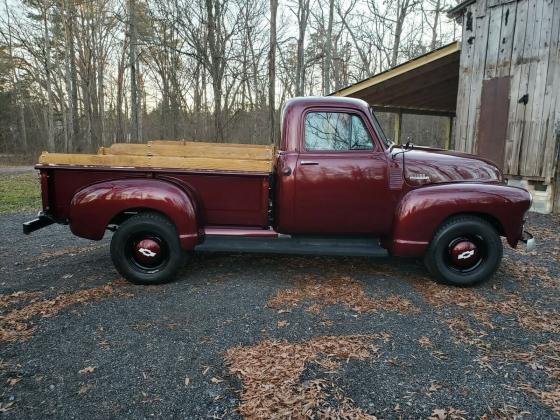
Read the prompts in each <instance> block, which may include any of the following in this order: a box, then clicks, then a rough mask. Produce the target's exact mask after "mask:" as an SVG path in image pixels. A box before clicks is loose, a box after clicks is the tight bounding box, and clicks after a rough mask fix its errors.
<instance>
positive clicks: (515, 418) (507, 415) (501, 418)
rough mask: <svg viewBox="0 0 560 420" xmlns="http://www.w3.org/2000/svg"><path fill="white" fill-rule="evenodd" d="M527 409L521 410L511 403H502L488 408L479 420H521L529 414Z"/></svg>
mask: <svg viewBox="0 0 560 420" xmlns="http://www.w3.org/2000/svg"><path fill="white" fill-rule="evenodd" d="M530 414H531V413H530V412H529V411H525V410H521V409H519V408H518V407H515V406H513V405H508V404H504V406H503V407H500V408H490V407H489V408H488V412H487V413H485V414H483V415H482V417H480V420H521V419H522V418H524V417H525V416H528V415H530Z"/></svg>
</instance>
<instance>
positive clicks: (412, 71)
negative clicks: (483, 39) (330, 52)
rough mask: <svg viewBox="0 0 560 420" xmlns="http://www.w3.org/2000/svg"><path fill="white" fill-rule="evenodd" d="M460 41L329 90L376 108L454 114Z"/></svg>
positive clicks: (334, 93) (336, 94)
mask: <svg viewBox="0 0 560 420" xmlns="http://www.w3.org/2000/svg"><path fill="white" fill-rule="evenodd" d="M460 52H461V47H460V44H459V42H453V43H451V44H448V45H445V46H443V47H441V48H438V49H436V50H433V51H430V52H429V53H426V54H423V55H421V56H419V57H416V58H414V59H412V60H410V61H407V62H405V63H403V64H400V65H398V66H396V67H393V68H391V69H389V70H386V71H383V72H381V73H378V74H375V75H373V76H371V77H369V78H367V79H365V80H362V81H360V82H357V83H354V84H353V85H350V86H347V87H345V88H343V89H340V90H337V91H336V92H333V93H331V95H335V96H351V97H354V98H360V99H363V100H365V101H366V102H367V103H369V104H370V105H371V106H373V107H374V108H377V109H380V108H382V109H385V110H387V111H400V112H409V113H419V114H427V115H429V114H433V115H453V114H454V113H455V107H456V103H457V87H458V84H459V56H460Z"/></svg>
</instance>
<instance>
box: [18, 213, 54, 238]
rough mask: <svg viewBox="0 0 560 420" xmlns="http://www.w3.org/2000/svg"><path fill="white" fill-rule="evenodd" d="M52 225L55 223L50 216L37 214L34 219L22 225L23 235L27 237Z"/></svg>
mask: <svg viewBox="0 0 560 420" xmlns="http://www.w3.org/2000/svg"><path fill="white" fill-rule="evenodd" d="M53 223H55V221H54V220H53V219H52V218H51V217H50V216H47V215H46V214H44V213H39V214H38V216H37V217H36V218H35V219H33V220H30V221H28V222H24V223H23V233H25V234H26V235H29V234H30V233H31V232H35V231H36V230H39V229H41V228H44V227H46V226H49V225H52V224H53Z"/></svg>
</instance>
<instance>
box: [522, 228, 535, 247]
mask: <svg viewBox="0 0 560 420" xmlns="http://www.w3.org/2000/svg"><path fill="white" fill-rule="evenodd" d="M521 242H523V243H524V244H525V246H526V247H527V251H533V250H534V249H535V248H536V246H537V244H536V243H535V238H533V235H531V234H530V233H529V232H527V231H525V230H524V231H523V235H522V236H521Z"/></svg>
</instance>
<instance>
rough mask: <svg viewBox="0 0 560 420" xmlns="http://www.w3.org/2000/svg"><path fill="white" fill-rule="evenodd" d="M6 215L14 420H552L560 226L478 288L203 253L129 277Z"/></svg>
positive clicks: (3, 272) (412, 274)
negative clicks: (175, 271)
mask: <svg viewBox="0 0 560 420" xmlns="http://www.w3.org/2000/svg"><path fill="white" fill-rule="evenodd" d="M31 217H32V215H29V214H16V215H2V216H0V233H1V237H2V239H3V240H2V243H1V245H0V287H1V294H2V295H1V296H0V311H1V314H2V317H1V318H0V381H1V383H2V387H1V392H0V411H1V412H2V413H3V415H4V416H5V417H7V418H44V417H56V418H108V417H116V416H118V417H125V418H144V417H152V416H155V417H177V418H201V417H217V418H236V417H240V416H242V415H243V416H246V417H258V416H260V417H271V416H274V415H276V416H285V417H288V416H290V415H291V416H293V417H297V416H300V415H301V414H302V413H304V414H307V415H309V416H312V417H316V418H317V417H319V418H320V417H327V416H332V417H335V418H336V417H344V416H348V417H351V416H355V417H356V418H371V417H370V416H377V417H378V418H428V417H430V416H432V418H435V419H445V418H450V419H451V418H455V419H458V418H481V417H483V416H486V417H484V418H514V417H515V416H518V417H526V418H552V417H555V416H556V417H558V416H560V384H559V381H560V312H559V309H558V303H559V298H560V289H559V287H560V280H559V276H560V264H559V262H558V260H559V256H560V240H559V239H560V238H559V219H558V217H554V216H542V215H531V217H530V221H529V227H530V229H529V230H532V231H533V232H534V233H535V234H536V236H537V238H538V243H539V244H540V246H539V248H538V251H537V252H533V253H527V252H524V251H523V250H521V249H520V250H517V251H514V250H511V249H509V247H508V248H506V251H505V258H504V262H503V263H502V267H501V268H500V270H499V272H498V274H497V275H496V276H495V277H494V278H493V279H492V280H491V281H490V282H488V283H486V284H484V285H482V286H479V287H476V288H470V289H459V288H449V287H445V286H441V285H437V284H434V283H433V282H431V281H430V280H429V279H428V278H427V276H426V274H425V271H424V269H423V268H422V266H421V264H419V263H418V262H417V261H414V260H397V259H388V260H373V259H368V258H325V257H291V256H263V255H256V254H248V255H240V254H195V255H193V256H192V257H191V258H190V260H189V264H188V265H187V267H186V268H185V269H184V272H183V273H182V275H181V277H180V279H179V280H178V281H176V282H174V283H171V284H167V285H163V286H154V287H141V286H134V285H130V284H128V283H126V282H124V281H122V280H120V279H119V276H118V274H117V273H116V271H115V270H114V269H113V266H112V263H111V260H110V257H109V239H110V238H109V236H110V235H109V234H108V235H107V237H106V238H105V239H104V240H103V241H101V242H91V241H86V240H81V239H78V238H75V237H73V236H72V235H71V233H70V231H69V230H68V228H67V227H64V226H51V227H48V228H45V229H43V230H41V231H38V232H35V233H34V234H32V235H30V236H24V235H22V234H21V222H22V221H25V220H27V219H29V218H31Z"/></svg>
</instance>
